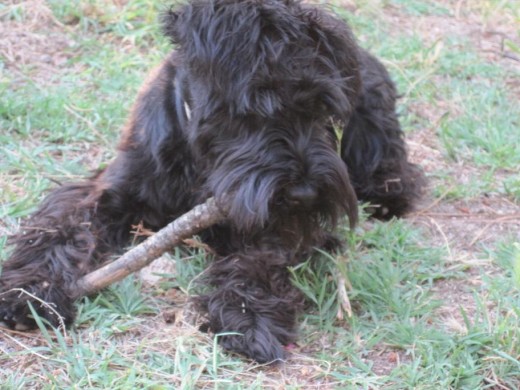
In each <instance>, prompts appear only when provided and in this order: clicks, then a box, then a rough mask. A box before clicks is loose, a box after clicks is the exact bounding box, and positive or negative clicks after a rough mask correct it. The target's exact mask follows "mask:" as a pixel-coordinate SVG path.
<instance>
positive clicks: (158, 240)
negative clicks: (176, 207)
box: [75, 198, 225, 298]
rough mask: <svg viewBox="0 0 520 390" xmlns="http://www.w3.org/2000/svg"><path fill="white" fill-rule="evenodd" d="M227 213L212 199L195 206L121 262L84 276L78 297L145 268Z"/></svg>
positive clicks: (128, 254) (78, 286) (118, 261)
mask: <svg viewBox="0 0 520 390" xmlns="http://www.w3.org/2000/svg"><path fill="white" fill-rule="evenodd" d="M224 218H225V216H224V213H223V212H222V211H221V210H220V209H219V207H218V206H217V204H216V202H215V200H214V199H213V198H210V199H208V200H207V201H206V202H205V203H203V204H200V205H198V206H196V207H194V208H193V209H192V210H191V211H189V212H188V213H186V214H184V215H182V216H181V217H179V218H177V219H176V220H175V221H173V222H171V223H170V224H169V225H167V226H166V227H165V228H163V229H161V230H159V231H158V232H157V233H155V234H154V235H153V236H151V237H149V238H148V239H147V240H146V241H144V242H142V243H141V244H139V245H138V246H136V247H134V248H132V249H130V250H129V251H128V252H126V253H125V254H123V255H122V256H121V257H120V258H119V259H117V260H115V261H113V262H111V263H108V264H106V265H104V266H103V267H101V268H99V269H97V270H95V271H93V272H91V273H89V274H87V275H85V276H83V277H82V278H81V279H80V280H78V281H77V283H76V288H75V291H76V297H77V298H79V297H81V296H84V295H89V294H92V293H94V292H96V291H98V290H100V289H102V288H104V287H107V286H109V285H110V284H112V283H115V282H117V281H119V280H121V279H123V278H124V277H126V276H128V275H130V274H131V273H133V272H135V271H138V270H139V269H141V268H143V267H145V266H146V265H148V264H149V263H151V262H152V261H153V260H155V259H156V258H158V257H159V256H160V255H162V254H163V253H164V252H166V251H168V250H170V249H172V248H173V247H175V246H177V245H179V244H180V243H182V240H183V239H185V238H188V237H191V236H192V235H194V234H195V233H197V232H200V231H201V230H203V229H205V228H208V227H210V226H212V225H214V224H216V223H218V222H221V221H223V220H224Z"/></svg>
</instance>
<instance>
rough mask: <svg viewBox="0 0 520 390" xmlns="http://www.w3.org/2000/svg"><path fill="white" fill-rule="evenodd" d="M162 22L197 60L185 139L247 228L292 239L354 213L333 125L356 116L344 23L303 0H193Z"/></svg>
mask: <svg viewBox="0 0 520 390" xmlns="http://www.w3.org/2000/svg"><path fill="white" fill-rule="evenodd" d="M247 5H249V6H247ZM220 7H227V8H226V11H225V12H221V11H222V10H221V9H220ZM234 13H236V15H234ZM221 15H222V17H221ZM280 15H283V16H284V17H283V18H280ZM209 20H211V23H208V21H209ZM163 26H164V30H165V32H166V34H167V35H168V36H169V37H170V38H171V39H172V41H173V42H174V43H175V44H176V45H177V49H178V52H179V55H180V56H181V58H182V61H183V63H184V64H185V66H186V67H187V68H188V69H189V72H185V74H184V75H183V77H185V78H186V83H185V84H186V85H188V91H187V94H188V95H189V98H187V99H188V100H189V109H190V120H189V123H188V126H187V132H188V134H187V138H188V140H189V142H190V144H191V149H192V150H193V152H194V153H195V155H196V157H198V158H197V160H198V161H200V162H201V164H204V166H201V167H199V168H200V171H201V172H202V177H203V180H204V181H205V186H204V187H205V189H206V193H205V194H204V196H209V195H213V196H215V197H216V198H217V200H218V201H220V202H223V203H225V204H226V205H227V208H228V210H229V212H228V216H229V217H230V218H231V219H232V221H233V225H234V226H235V227H236V228H237V229H241V230H242V231H244V232H250V233H254V232H256V231H263V232H265V231H266V230H267V231H269V230H276V231H278V232H279V233H283V234H284V236H285V237H287V239H288V240H291V237H294V239H295V240H302V239H305V238H306V237H310V236H312V235H313V234H315V233H316V232H310V231H304V229H309V227H310V226H316V230H320V231H321V230H323V228H324V226H325V225H327V226H334V225H335V224H336V223H337V221H338V219H339V218H340V217H341V216H342V215H344V214H347V215H348V216H349V219H350V222H351V223H354V222H355V219H356V215H357V208H356V197H355V194H354V191H353V189H352V187H351V185H350V183H349V178H348V173H347V168H346V166H345V164H344V163H343V162H342V160H341V158H340V157H339V156H338V153H337V142H338V140H337V138H336V135H335V132H334V129H333V125H332V121H333V120H339V121H346V120H348V118H349V116H350V113H351V112H352V110H353V109H354V107H352V106H351V105H352V102H354V101H355V98H356V95H357V93H358V89H359V85H358V79H359V75H358V74H357V71H358V70H357V68H358V67H357V62H356V61H357V58H356V53H355V52H353V51H352V48H353V47H356V45H355V44H353V43H352V39H353V38H352V36H351V33H350V31H349V30H348V28H347V27H346V26H345V24H344V23H340V22H338V21H337V20H336V19H335V18H332V17H330V16H329V15H328V14H325V13H321V12H320V11H318V10H316V9H311V8H306V7H305V6H304V5H303V4H301V3H300V2H297V1H290V0H287V1H277V0H267V1H261V2H260V1H256V0H245V1H244V2H241V4H240V5H237V3H236V2H230V3H229V4H227V3H226V2H222V1H221V2H218V5H217V4H216V3H215V5H214V6H213V7H208V6H207V2H200V1H192V2H190V4H189V5H187V6H185V7H183V8H182V9H181V10H180V11H178V12H170V13H168V14H167V15H165V17H164V20H163ZM311 27H312V28H311ZM273 211H275V212H273ZM309 221H313V223H309Z"/></svg>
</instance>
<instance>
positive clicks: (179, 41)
mask: <svg viewBox="0 0 520 390" xmlns="http://www.w3.org/2000/svg"><path fill="white" fill-rule="evenodd" d="M163 24H164V31H165V34H166V35H167V36H168V37H169V38H170V39H171V41H172V42H173V43H174V44H175V45H177V51H175V52H173V53H172V54H171V55H170V56H169V57H168V58H166V60H165V61H164V62H163V63H162V65H160V66H159V67H158V68H157V69H156V70H155V71H154V72H152V75H151V77H150V78H149V80H148V81H147V82H146V83H145V85H144V87H143V89H142V90H141V92H140V94H139V96H138V98H137V103H136V105H135V107H134V109H133V110H132V113H131V116H130V120H129V122H128V124H127V126H126V129H125V130H124V132H123V136H122V141H121V143H120V145H119V148H118V153H117V157H116V158H115V160H114V161H113V162H112V163H111V164H110V165H109V166H108V167H107V168H106V169H104V170H102V171H101V172H98V173H97V174H96V175H95V176H93V177H91V178H90V179H88V180H86V181H84V182H80V183H76V184H66V185H64V186H62V187H60V188H58V189H56V190H54V191H53V192H52V193H51V194H50V195H49V196H48V197H47V198H46V200H45V201H44V202H43V204H42V205H41V206H40V208H39V210H38V211H37V212H36V213H35V214H34V215H33V216H32V217H31V218H30V219H29V220H28V221H26V222H25V224H24V225H23V227H22V229H21V232H20V233H18V234H17V235H15V236H14V237H11V239H10V242H11V244H13V245H14V246H15V247H14V250H13V253H12V255H11V257H10V258H9V259H8V260H7V261H6V262H5V263H4V265H3V272H2V275H1V278H0V291H2V292H4V293H3V294H2V295H1V296H0V299H1V301H0V321H1V322H3V323H4V324H6V325H7V326H11V327H16V328H17V329H25V328H28V327H33V326H34V321H33V320H32V319H31V315H30V311H29V309H28V305H27V299H28V298H27V296H25V295H24V296H20V295H19V293H18V292H10V290H11V289H13V288H23V289H25V290H27V291H28V292H30V293H32V294H34V295H36V296H37V297H39V298H41V299H43V300H44V301H46V302H49V303H52V304H55V306H56V308H57V310H58V312H59V313H60V315H61V316H62V317H63V318H64V320H65V322H66V323H67V324H70V323H71V322H72V321H73V319H74V313H75V309H74V302H73V297H74V296H75V292H74V291H73V289H72V287H71V286H73V285H74V282H75V281H76V280H77V279H78V278H79V277H81V276H82V275H83V274H85V273H86V272H89V271H91V270H92V269H94V268H96V267H98V266H99V265H100V264H101V263H102V262H103V261H105V260H106V259H107V256H108V255H109V254H111V253H114V251H117V250H118V249H121V248H122V247H123V246H124V245H126V244H127V243H128V239H129V236H130V233H129V231H130V226H131V225H132V224H136V223H138V222H140V221H142V222H143V223H144V225H145V226H146V227H148V228H150V229H159V228H161V227H162V226H164V225H165V224H167V223H168V222H170V221H171V220H173V219H174V218H176V217H178V216H179V215H180V214H182V213H184V212H186V211H188V210H189V209H191V208H192V207H193V206H194V205H196V204H198V203H200V202H202V201H204V200H205V199H206V198H207V197H209V196H214V197H216V199H217V201H219V202H222V204H223V203H225V204H226V205H227V208H228V210H229V222H228V223H226V224H222V225H220V226H216V227H214V228H211V229H209V230H208V231H206V232H204V234H203V237H204V239H205V240H206V241H207V242H208V243H209V244H210V245H211V246H212V247H213V248H214V249H215V250H216V252H217V256H216V260H215V261H214V262H213V263H212V265H211V269H210V270H209V275H210V276H209V284H210V285H212V286H213V291H212V292H211V293H209V294H208V295H207V296H205V297H202V298H201V303H202V306H203V308H204V309H205V310H206V311H207V315H208V319H209V324H210V328H211V329H212V331H213V332H215V333H220V332H236V333H239V334H240V335H227V336H224V337H221V338H220V341H221V344H222V345H223V346H224V347H225V348H226V349H228V350H231V351H236V352H239V353H242V354H244V355H246V356H248V357H251V358H253V359H256V360H257V361H259V362H269V361H273V360H276V359H281V358H283V345H284V344H287V343H289V342H291V341H292V340H294V338H295V333H296V332H295V328H296V324H295V318H296V315H297V312H298V310H299V308H300V304H299V302H301V298H300V295H299V293H298V291H297V290H296V289H295V288H294V287H293V286H292V285H291V281H290V278H289V274H288V271H287V266H289V265H294V264H296V263H298V262H300V261H302V260H305V258H306V256H307V255H308V253H309V252H310V250H311V249H312V248H313V247H327V248H329V249H330V248H331V247H333V246H334V243H335V242H337V240H335V239H334V237H333V236H332V234H331V232H332V231H333V229H334V227H335V226H336V224H337V223H338V221H339V220H340V218H342V217H343V216H344V215H347V216H348V218H349V220H350V223H351V225H352V224H354V223H355V222H356V218H357V199H361V200H363V201H368V202H371V203H372V204H373V205H375V206H376V207H374V208H373V210H374V214H375V216H376V217H380V218H390V217H392V216H396V215H397V216H398V215H401V214H403V213H404V212H406V211H407V210H409V209H410V207H411V206H412V203H413V200H414V199H415V198H417V196H418V195H419V192H420V187H421V177H422V176H421V174H420V171H419V169H418V168H417V167H416V166H414V165H413V164H411V163H409V162H408V161H407V153H406V150H405V145H404V141H403V138H402V132H401V130H400V127H399V122H398V120H397V117H396V114H395V100H396V92H395V88H394V85H393V84H392V82H391V81H390V78H389V76H388V73H387V71H386V70H385V68H384V67H383V65H382V64H381V63H379V62H378V61H377V60H376V59H375V58H374V57H372V56H371V55H370V54H368V53H367V52H365V51H364V50H362V49H360V48H359V47H358V46H357V44H356V43H355V40H354V38H353V37H352V34H351V32H350V31H349V29H348V27H347V26H346V25H345V23H344V22H342V21H340V20H339V19H338V18H336V17H335V16H333V15H332V14H330V13H328V12H326V11H324V10H321V9H318V8H315V7H313V6H308V5H305V4H302V3H300V2H299V1H298V0H263V1H260V0H243V1H240V0H195V1H191V2H190V4H188V5H185V6H182V7H180V8H178V9H173V10H171V11H170V12H168V13H167V14H166V15H165V16H164V20H163ZM339 130H342V134H343V135H342V137H341V144H340V147H338V143H339V140H338V137H337V134H338V133H341V131H339ZM338 149H340V150H341V152H340V153H338ZM33 304H34V306H35V307H36V310H37V311H38V313H39V315H41V316H43V317H44V318H46V319H47V320H48V321H49V322H51V323H52V324H56V323H57V318H56V317H55V316H54V315H53V314H52V313H51V312H50V311H49V310H48V309H46V308H45V307H41V306H40V305H38V304H36V303H35V302H33Z"/></svg>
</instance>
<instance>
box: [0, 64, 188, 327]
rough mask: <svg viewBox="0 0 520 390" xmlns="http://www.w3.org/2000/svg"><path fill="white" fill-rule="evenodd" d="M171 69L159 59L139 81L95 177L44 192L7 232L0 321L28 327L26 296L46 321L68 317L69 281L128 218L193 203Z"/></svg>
mask: <svg viewBox="0 0 520 390" xmlns="http://www.w3.org/2000/svg"><path fill="white" fill-rule="evenodd" d="M174 70H175V68H174V66H173V64H172V63H171V62H170V61H169V60H167V61H165V62H164V63H163V64H162V65H161V66H160V67H159V68H158V69H157V70H156V71H155V72H154V73H153V74H152V78H151V79H150V80H149V81H148V82H147V83H146V84H145V87H144V88H143V90H142V91H141V94H140V95H139V98H138V100H137V104H136V105H135V107H134V110H133V112H132V116H131V119H130V121H129V125H128V127H127V129H126V130H127V131H126V132H125V133H124V136H123V141H122V142H121V144H120V146H119V152H118V155H117V157H116V158H115V160H114V161H113V162H112V163H111V164H109V165H108V166H107V167H106V169H105V170H104V171H102V172H100V173H98V174H97V175H96V176H94V177H92V178H90V179H87V180H85V181H83V182H80V183H76V184H65V185H63V186H62V187H60V188H58V189H56V190H54V191H53V192H51V193H50V194H49V195H48V196H47V198H46V199H45V200H44V201H43V203H42V204H41V205H40V207H39V209H38V210H37V211H36V213H35V214H33V215H32V216H31V217H30V218H29V219H28V220H27V221H26V222H25V223H24V224H23V225H22V228H21V230H20V232H19V233H17V234H16V235H14V236H13V237H11V238H10V244H11V245H12V246H13V251H12V253H11V256H10V257H9V258H8V259H7V260H6V261H5V262H4V263H3V264H2V272H1V274H0V322H3V323H4V324H6V325H7V326H10V327H14V328H18V329H23V328H28V327H33V326H34V325H35V322H34V320H33V319H32V318H31V312H30V308H29V306H28V305H27V302H31V304H32V305H33V307H34V308H35V309H36V311H37V312H38V314H39V315H40V316H42V317H44V318H45V319H46V320H48V321H49V322H50V323H51V324H54V325H56V324H58V323H59V319H58V317H57V315H56V312H57V313H59V315H60V316H61V317H62V318H63V321H64V322H65V323H66V324H70V323H71V322H72V321H73V319H74V314H75V309H74V298H76V291H74V285H75V281H76V280H77V279H78V278H79V277H80V276H82V275H83V274H85V273H87V272H89V271H90V270H92V269H93V268H95V267H96V266H97V265H99V264H100V263H101V262H103V261H104V260H105V259H107V257H108V256H109V255H110V254H111V253H114V252H115V251H117V250H118V249H121V248H122V247H123V246H124V245H125V244H126V243H127V241H128V239H129V237H130V230H131V225H132V224H137V223H139V222H141V221H142V222H143V223H144V226H145V227H146V228H149V229H158V228H161V227H162V226H164V225H166V224H167V223H168V222H170V221H172V220H173V219H175V218H176V217H177V216H179V215H180V214H181V213H183V212H185V211H187V210H189V209H190V208H191V207H192V206H193V205H192V204H191V202H192V201H191V200H190V199H191V198H190V195H191V190H190V188H191V187H190V186H191V183H192V181H193V180H194V174H193V169H192V166H191V165H192V162H191V159H190V155H189V152H188V151H187V147H186V145H185V141H184V140H183V137H182V134H180V128H179V126H178V125H176V124H177V122H178V121H177V120H176V111H175V109H174V108H173V104H172V103H171V100H170V99H171V96H172V95H173V88H174V83H173V82H172V79H173V77H174V73H175V72H174ZM21 289H23V290H25V291H26V292H27V293H28V294H27V293H25V292H23V291H21ZM29 294H30V295H29ZM31 295H32V296H34V297H36V298H32V297H31ZM43 302H46V303H47V304H44V303H43Z"/></svg>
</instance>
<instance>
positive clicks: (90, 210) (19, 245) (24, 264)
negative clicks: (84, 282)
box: [0, 179, 123, 330]
mask: <svg viewBox="0 0 520 390" xmlns="http://www.w3.org/2000/svg"><path fill="white" fill-rule="evenodd" d="M99 184H100V183H99V182H98V181H97V180H96V179H92V180H91V181H85V182H82V183H78V184H66V185H64V186H62V187H61V188H58V189H56V190H54V191H53V192H52V193H50V194H49V195H48V196H47V198H46V199H45V200H44V202H43V203H42V204H41V205H40V207H39V209H38V210H37V211H36V213H34V214H33V215H32V216H31V218H30V219H28V220H27V221H26V222H24V224H23V225H22V227H21V230H20V232H18V233H17V234H16V235H14V236H12V237H10V239H9V242H10V244H11V245H13V246H14V249H13V252H12V254H11V256H10V258H9V259H7V261H6V262H5V263H3V265H2V273H1V276H0V322H3V323H4V324H5V325H7V326H9V327H13V328H16V329H20V330H24V329H27V328H32V327H34V325H35V322H34V320H33V319H32V318H31V311H30V308H29V305H28V302H30V303H31V304H32V305H33V307H34V309H35V310H36V312H37V313H38V314H39V315H40V316H41V317H43V318H45V319H46V320H47V321H49V322H50V323H51V324H53V325H58V324H59V323H60V322H61V321H63V322H64V323H65V324H67V325H68V324H70V323H71V322H72V320H73V319H74V314H75V309H74V305H73V302H74V298H75V296H74V293H75V292H74V290H73V285H74V282H75V281H76V280H77V279H78V278H79V277H80V276H81V275H83V274H84V273H86V272H88V271H90V270H92V268H93V267H95V265H96V264H98V263H99V262H100V261H102V260H103V257H104V255H105V254H106V253H107V252H108V250H109V249H110V248H111V247H112V246H114V244H115V241H116V240H117V235H118V234H121V235H123V232H122V231H121V227H120V225H121V221H116V220H111V219H110V218H109V216H108V215H105V216H102V215H101V214H102V212H103V211H102V210H103V209H105V208H106V205H104V204H103V201H102V200H101V198H102V194H103V191H102V190H101V188H100V186H99ZM109 224H112V226H110V225H109ZM114 225H118V227H116V228H115V227H114ZM109 226H110V227H109ZM117 230H119V231H118V232H117V233H116V231H117ZM109 231H110V234H109ZM22 290H24V291H22ZM58 314H59V316H61V317H62V319H61V320H60V319H59V317H58Z"/></svg>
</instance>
